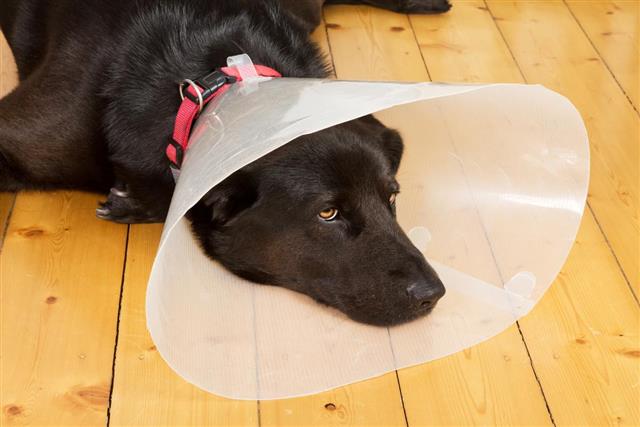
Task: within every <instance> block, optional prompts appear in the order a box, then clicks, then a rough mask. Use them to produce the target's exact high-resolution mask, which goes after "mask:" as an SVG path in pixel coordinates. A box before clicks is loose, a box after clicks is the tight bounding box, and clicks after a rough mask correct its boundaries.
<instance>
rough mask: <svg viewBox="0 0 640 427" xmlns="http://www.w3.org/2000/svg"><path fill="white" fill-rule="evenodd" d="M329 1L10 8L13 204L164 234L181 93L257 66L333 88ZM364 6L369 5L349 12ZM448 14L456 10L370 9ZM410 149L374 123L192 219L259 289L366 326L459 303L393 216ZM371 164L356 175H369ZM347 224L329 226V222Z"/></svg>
mask: <svg viewBox="0 0 640 427" xmlns="http://www.w3.org/2000/svg"><path fill="white" fill-rule="evenodd" d="M323 2H324V1H323V0H261V1H256V0H216V1H215V2H213V1H211V0H189V1H188V0H173V1H168V0H167V1H160V0H135V1H128V0H120V1H110V2H106V1H101V0H85V1H80V0H57V1H56V2H50V1H46V0H5V1H3V2H2V3H1V4H0V26H1V27H2V31H3V32H4V34H5V36H6V38H7V40H8V42H9V44H10V46H11V48H12V51H13V53H14V56H15V58H16V62H17V64H18V70H19V77H20V81H21V82H20V85H19V86H18V87H17V88H16V89H15V90H14V91H13V92H11V93H10V94H9V95H7V96H6V97H5V98H3V99H2V100H0V190H4V191H7V190H8V191H18V190H30V189H56V188H70V189H86V190H92V191H101V192H105V193H106V192H109V189H110V188H111V189H112V191H111V192H109V194H108V198H107V200H106V202H105V203H104V204H102V206H100V207H99V209H98V210H97V214H98V216H99V217H101V218H104V219H108V220H112V221H117V222H125V223H134V222H155V221H162V220H163V219H164V217H165V215H166V212H167V209H168V206H169V201H170V198H171V194H172V191H173V186H174V184H173V180H172V177H171V174H170V172H169V164H168V161H167V159H166V157H165V155H164V150H165V147H166V144H167V141H168V138H169V136H170V135H171V130H172V126H173V120H174V117H175V114H176V111H177V109H178V106H179V99H178V98H177V96H176V88H177V84H178V82H180V81H182V80H183V79H184V78H188V77H197V76H201V75H204V74H206V73H207V72H208V71H210V70H211V69H213V68H215V67H219V66H221V65H223V64H225V62H226V58H227V57H228V56H231V55H236V54H239V53H248V54H249V55H250V56H251V58H252V59H253V60H254V62H256V63H259V64H263V65H267V66H270V67H272V68H275V69H277V70H278V71H280V72H281V73H282V74H283V75H284V76H287V77H324V76H326V75H327V73H328V69H327V66H326V62H325V60H324V58H323V57H322V54H321V53H320V51H319V49H318V48H317V47H316V46H315V45H314V44H313V43H312V42H311V41H310V39H309V36H308V33H309V31H310V30H312V29H313V28H314V27H315V26H316V25H317V24H318V23H319V20H320V16H321V6H322V4H323ZM340 2H342V3H345V2H347V3H357V2H356V1H340ZM362 3H369V4H372V5H376V6H380V7H386V8H388V9H392V10H396V11H400V12H409V11H411V12H423V13H431V12H441V11H445V10H447V9H448V8H449V4H448V2H447V1H446V0H364V1H362ZM401 153H402V142H401V139H400V137H399V135H398V134H397V133H396V132H395V131H392V130H390V129H388V128H385V127H384V126H383V125H382V124H380V123H379V122H377V121H376V120H375V119H373V118H372V117H365V118H362V119H358V120H355V121H353V122H350V123H347V124H343V125H340V126H336V127H334V128H330V129H327V130H324V131H321V132H318V133H316V134H313V135H309V136H305V137H302V138H299V139H298V140H297V141H294V142H292V143H290V144H288V145H287V146H285V147H283V148H281V149H279V150H276V151H275V152H274V153H271V154H270V155H268V156H266V157H264V158H263V159H260V160H259V161H256V162H255V163H253V164H251V165H249V166H247V167H246V168H243V169H242V170H241V171H238V172H237V173H235V174H234V175H233V176H231V177H230V178H228V179H227V180H225V181H224V182H223V183H222V184H220V185H219V186H217V187H216V188H214V189H213V190H212V191H211V192H209V194H208V195H207V196H206V197H205V198H203V200H202V201H200V202H199V203H198V204H197V205H196V207H194V209H192V211H191V212H190V213H189V217H190V218H191V220H192V222H193V229H194V232H195V234H196V235H197V236H198V238H199V240H200V241H201V243H202V245H203V247H204V249H205V250H206V252H207V253H208V254H209V255H210V256H212V257H213V258H215V259H217V260H219V261H220V262H222V264H224V265H225V266H226V267H227V268H229V269H230V270H232V271H234V272H235V273H236V274H238V275H240V276H243V277H246V278H248V279H250V280H253V281H256V282H261V283H270V284H275V285H279V286H284V287H288V288H291V289H294V290H296V291H299V292H303V293H306V294H308V295H310V296H312V297H313V298H315V299H317V300H318V301H321V302H324V303H326V304H329V305H332V306H334V307H337V308H339V309H340V310H342V311H344V312H345V313H347V314H348V315H349V316H351V317H353V318H354V319H357V320H360V321H364V322H368V323H374V324H392V323H398V322H402V321H406V320H409V319H411V318H414V317H416V316H419V315H422V314H424V313H425V312H427V311H428V310H429V309H430V308H431V307H432V306H433V305H434V304H435V301H436V300H437V299H438V298H439V297H440V296H441V295H442V294H443V292H444V290H443V287H442V284H441V283H440V281H439V279H438V278H437V275H436V274H435V273H434V272H433V270H432V269H431V268H430V267H429V266H428V264H427V263H426V261H425V260H424V258H423V257H422V255H421V254H420V253H419V252H418V251H417V250H416V249H415V248H414V247H413V246H412V245H411V243H410V242H409V241H408V239H407V237H406V236H405V235H404V233H402V231H401V230H400V228H399V227H398V225H397V223H396V221H395V219H394V214H393V206H390V205H389V202H388V199H389V197H390V195H391V194H392V193H393V192H395V191H396V189H395V186H396V185H397V184H395V180H394V179H393V175H394V174H395V171H396V169H397V167H398V164H399V162H400V158H401ZM356 165H357V167H356ZM328 207H336V208H338V209H339V212H340V215H339V216H338V217H337V218H336V219H335V220H334V221H330V222H326V221H323V220H322V219H321V218H319V217H318V215H317V213H318V212H319V211H321V210H323V209H326V208H328Z"/></svg>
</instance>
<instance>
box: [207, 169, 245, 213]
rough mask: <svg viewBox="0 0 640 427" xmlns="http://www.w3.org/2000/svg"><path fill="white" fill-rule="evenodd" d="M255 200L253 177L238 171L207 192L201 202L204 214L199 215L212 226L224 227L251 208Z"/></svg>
mask: <svg viewBox="0 0 640 427" xmlns="http://www.w3.org/2000/svg"><path fill="white" fill-rule="evenodd" d="M257 199H258V186H257V183H256V181H255V179H254V177H253V176H252V174H251V173H250V172H247V171H243V170H239V171H237V172H234V173H233V174H232V175H231V176H229V177H228V178H227V179H225V180H224V181H222V182H221V183H220V184H218V185H216V186H215V187H213V188H212V189H211V190H209V192H208V193H207V194H206V195H205V196H204V197H203V198H202V200H201V206H202V207H203V208H204V211H205V212H206V213H205V212H202V211H201V213H200V214H201V215H202V214H206V215H207V217H208V218H206V219H207V220H208V221H210V222H211V223H212V224H213V225H224V224H227V223H228V222H229V221H231V220H232V219H233V218H235V217H237V216H238V215H239V214H240V213H241V212H243V211H245V210H246V209H249V208H250V207H251V206H253V204H254V203H255V202H256V200H257ZM203 219H204V218H203Z"/></svg>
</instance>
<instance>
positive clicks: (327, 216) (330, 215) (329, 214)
mask: <svg viewBox="0 0 640 427" xmlns="http://www.w3.org/2000/svg"><path fill="white" fill-rule="evenodd" d="M318 216H319V217H320V218H322V219H323V220H325V221H333V220H334V219H336V217H337V216H338V209H336V208H327V209H324V210H322V211H320V213H319V214H318Z"/></svg>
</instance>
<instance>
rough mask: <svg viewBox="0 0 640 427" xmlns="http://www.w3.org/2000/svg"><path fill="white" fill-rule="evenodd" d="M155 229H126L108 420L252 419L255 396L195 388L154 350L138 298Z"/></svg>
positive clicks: (231, 422)
mask: <svg viewBox="0 0 640 427" xmlns="http://www.w3.org/2000/svg"><path fill="white" fill-rule="evenodd" d="M161 231H162V226H161V225H159V224H154V225H134V226H131V229H130V233H129V246H128V249H127V268H126V272H125V279H124V291H123V295H122V306H121V312H120V327H119V333H118V347H117V353H116V361H115V362H116V363H115V379H114V388H113V395H112V398H111V402H112V406H111V410H110V413H111V417H110V425H111V426H132V425H135V426H142V425H148V426H160V425H181V426H187V425H192V426H202V425H228V426H252V425H257V424H258V408H257V403H256V402H246V401H238V400H228V399H223V398H220V397H217V396H215V395H213V394H210V393H206V392H204V391H202V390H200V389H198V388H197V387H195V386H193V385H191V384H189V383H187V382H186V381H185V380H183V379H182V378H180V377H179V376H178V375H177V374H176V373H175V372H173V371H172V370H171V369H170V368H169V367H168V366H167V364H166V363H165V362H164V360H162V358H161V357H160V355H159V354H158V352H157V351H156V350H155V347H154V345H153V341H152V340H151V337H150V336H149V333H148V331H147V328H146V321H145V315H144V313H145V311H144V303H145V290H146V285H147V280H148V277H149V273H150V272H151V265H152V263H153V259H154V257H155V254H156V250H157V247H158V242H159V240H160V232H161Z"/></svg>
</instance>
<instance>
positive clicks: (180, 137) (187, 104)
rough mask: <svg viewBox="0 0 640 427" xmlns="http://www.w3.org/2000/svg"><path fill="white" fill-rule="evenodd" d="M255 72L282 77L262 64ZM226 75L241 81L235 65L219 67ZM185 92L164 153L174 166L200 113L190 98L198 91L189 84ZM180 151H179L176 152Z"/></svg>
mask: <svg viewBox="0 0 640 427" xmlns="http://www.w3.org/2000/svg"><path fill="white" fill-rule="evenodd" d="M255 69H256V72H257V73H258V75H259V76H262V77H282V75H281V74H280V73H278V72H277V71H276V70H274V69H273V68H269V67H265V66H264V65H255ZM220 71H222V72H223V73H224V74H226V75H227V76H232V77H235V78H236V81H242V76H241V75H240V71H239V70H238V69H237V68H236V67H232V68H230V67H223V68H221V69H220ZM196 85H197V83H196ZM230 85H231V84H230V83H227V84H225V85H223V86H222V87H220V88H219V89H218V90H217V91H215V92H214V93H212V94H211V95H209V96H208V97H207V98H206V99H203V106H204V105H206V104H207V103H209V102H210V101H211V100H212V99H213V98H215V97H216V96H219V95H222V94H223V93H224V92H226V91H227V90H228V89H229V86H230ZM198 88H199V89H200V91H202V92H204V89H205V88H202V87H200V86H198ZM186 91H187V93H188V94H190V95H191V97H189V96H185V97H184V99H183V100H182V104H180V108H179V109H178V114H176V121H175V124H174V127H173V138H172V141H171V142H170V143H169V145H167V149H166V154H167V157H168V158H169V160H170V161H171V163H172V165H173V166H175V167H178V168H179V167H180V165H181V163H182V154H183V153H184V152H185V151H186V150H187V146H188V145H189V135H190V134H191V128H192V127H193V122H194V120H195V119H196V118H197V117H198V114H200V105H199V103H198V102H194V101H193V100H192V99H191V98H193V99H197V98H198V93H197V92H196V90H195V89H194V88H193V86H191V85H189V87H188V88H187V89H186ZM179 151H181V153H178V152H179Z"/></svg>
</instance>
